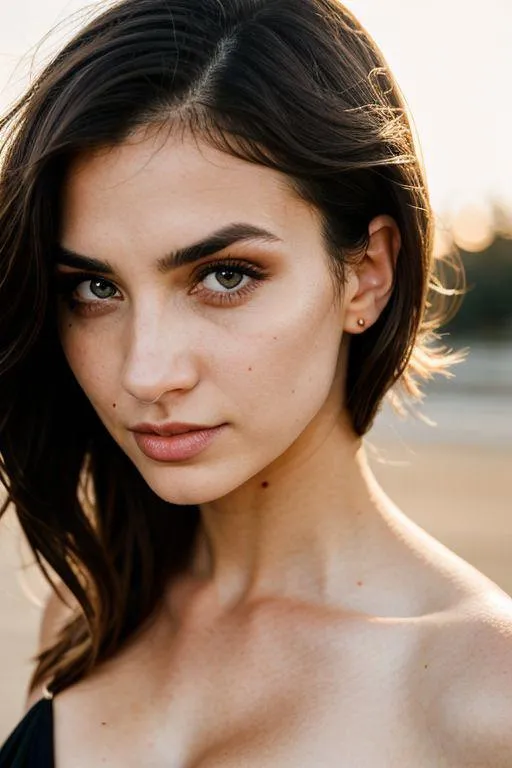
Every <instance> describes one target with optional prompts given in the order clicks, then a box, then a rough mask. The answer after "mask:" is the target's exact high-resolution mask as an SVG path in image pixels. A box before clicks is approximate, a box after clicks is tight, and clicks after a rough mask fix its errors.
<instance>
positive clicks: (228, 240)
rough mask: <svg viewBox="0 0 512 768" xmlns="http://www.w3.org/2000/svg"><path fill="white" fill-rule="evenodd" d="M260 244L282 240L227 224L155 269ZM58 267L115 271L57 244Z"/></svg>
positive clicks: (162, 260) (252, 227)
mask: <svg viewBox="0 0 512 768" xmlns="http://www.w3.org/2000/svg"><path fill="white" fill-rule="evenodd" d="M249 240H250V241H253V240H260V241H263V242H267V243H277V242H279V243H280V242H282V240H281V238H280V237H278V236H277V235H275V234H274V233H273V232H270V231H269V230H267V229H263V228H262V227H257V226H255V225H254V224H246V223H244V222H234V223H232V224H227V225H226V226H224V227H221V228H220V229H217V230H216V231H215V232H212V233H211V234H210V235H208V236H207V237H206V238H204V239H203V240H200V241H198V242H197V243H193V244H192V245H187V246H185V247H183V248H178V249H177V250H175V251H171V252H170V253H168V254H166V255H165V256H162V257H161V258H159V259H157V261H156V262H155V266H156V269H157V270H158V271H159V272H161V273H164V274H165V273H166V272H169V271H170V270H172V269H177V268H178V267H182V266H184V265H186V264H193V263H194V262H196V261H199V260H200V259H204V258H205V257H206V256H211V255H212V254H214V253H217V252H218V251H222V250H224V248H228V247H229V246H231V245H233V244H234V243H238V242H241V241H242V242H243V241H249ZM54 251H55V259H54V261H55V264H63V265H66V266H69V267H78V268H79V269H88V270H91V271H94V272H98V273H100V274H102V275H113V274H114V273H115V270H114V268H113V267H112V265H111V264H109V262H108V261H100V260H98V259H93V258H91V257H90V256H84V255H83V254H81V253H76V252H75V251H73V250H71V249H69V248H65V247H64V246H63V245H60V244H59V243H57V244H56V245H55V247H54Z"/></svg>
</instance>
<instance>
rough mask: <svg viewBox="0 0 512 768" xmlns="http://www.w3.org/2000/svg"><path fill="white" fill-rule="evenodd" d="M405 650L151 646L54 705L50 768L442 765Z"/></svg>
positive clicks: (399, 642) (267, 644)
mask: <svg viewBox="0 0 512 768" xmlns="http://www.w3.org/2000/svg"><path fill="white" fill-rule="evenodd" d="M379 640H380V642H379ZM413 646H414V643H413V644H411V642H410V639H409V640H406V639H405V638H404V637H400V636H399V635H398V634H397V633H394V634H393V636H387V637H386V635H382V636H380V638H378V637H377V636H375V633H369V634H365V633H359V634H358V636H354V637H352V638H350V631H348V632H347V636H346V637H345V638H344V640H343V641H342V642H340V641H339V638H338V639H334V640H333V637H332V635H331V633H330V632H329V631H326V632H325V633H324V634H323V635H321V636H320V637H318V636H316V635H315V636H309V637H306V636H301V635H300V633H299V634H298V635H296V636H293V635H286V634H283V633H282V634H280V635H279V637H278V639H277V640H276V638H272V632H271V631H270V632H269V636H268V637H265V636H262V635H261V634H259V635H258V636H257V637H254V636H252V637H251V638H247V637H246V636H244V635H241V636H238V637H237V636H236V633H233V632H231V633H228V634H227V635H226V636H222V633H220V634H219V633H216V632H213V633H212V634H210V635H209V636H208V635H207V636H204V637H197V636H196V637H194V638H193V639H191V638H189V642H188V643H183V644H178V645H177V647H176V648H175V649H174V653H173V654H172V655H171V656H166V655H165V654H161V651H159V650H158V647H156V646H155V647H153V649H152V651H153V657H151V654H147V655H146V654H145V653H139V654H135V656H133V657H128V658H126V659H125V660H124V663H121V664H119V665H118V666H115V665H112V666H111V668H110V671H106V672H105V674H104V675H103V676H99V677H98V679H97V681H96V682H92V683H91V684H90V685H89V687H87V686H83V687H82V688H81V689H80V687H78V688H77V691H76V693H75V692H74V691H73V690H72V689H71V690H70V691H69V692H66V693H65V694H64V695H63V696H62V701H59V699H58V698H57V700H56V768H89V766H91V765H105V766H110V768H120V767H121V766H123V768H131V766H133V767H134V768H135V766H140V765H144V766H148V768H149V767H150V766H151V767H152V768H164V766H165V768H235V766H237V768H239V767H240V766H244V767H245V768H256V767H257V768H267V766H269V768H270V766H273V768H274V767H275V766H276V765H278V766H280V768H287V767H288V766H290V767H291V766H293V767H294V768H311V767H312V766H315V767H316V766H318V767H319V768H320V766H326V768H327V766H329V768H330V767H331V766H332V767H333V768H334V767H335V766H347V768H348V766H350V768H356V766H361V768H363V766H364V768H391V766H395V765H396V766H403V765H414V766H415V768H433V767H434V766H436V768H441V766H443V762H442V756H441V755H440V754H439V752H438V749H437V747H436V746H435V740H434V742H433V741H432V740H428V739H427V738H426V735H425V734H426V731H424V730H423V724H422V718H421V706H418V705H419V701H418V699H417V698H416V696H417V694H419V690H416V689H415V685H416V684H415V683H413V677H414V675H413V670H414V668H415V667H416V666H417V665H416V663H415V654H414V651H413ZM146 650H148V649H146ZM418 682H420V681H418ZM68 693H69V695H68Z"/></svg>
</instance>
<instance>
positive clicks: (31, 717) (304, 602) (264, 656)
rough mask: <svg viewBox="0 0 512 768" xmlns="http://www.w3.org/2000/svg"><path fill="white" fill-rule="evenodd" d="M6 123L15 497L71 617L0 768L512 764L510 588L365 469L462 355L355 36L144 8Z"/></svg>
mask: <svg viewBox="0 0 512 768" xmlns="http://www.w3.org/2000/svg"><path fill="white" fill-rule="evenodd" d="M2 126H3V130H4V132H5V144H4V149H3V164H2V169H1V173H2V175H1V211H0V224H1V226H0V238H1V258H2V278H3V279H2V284H1V293H0V299H1V305H2V307H3V308H4V309H3V314H2V318H1V323H2V325H1V340H2V357H1V359H2V369H1V378H0V382H1V403H2V420H1V430H0V435H1V453H2V457H3V466H2V469H3V478H4V483H5V485H6V486H7V489H8V493H9V498H10V499H11V500H12V502H13V503H14V505H15V508H16V511H17V514H18V517H19V520H20V523H21V525H22V527H23V530H24V532H25V534H26V536H27V538H28V541H29V543H30V544H31V546H32V548H33V551H34V554H35V557H36V559H37V561H38V563H39V565H40V566H41V568H42V569H43V570H44V572H45V573H46V574H47V575H48V577H49V578H50V579H52V581H53V583H54V585H55V592H56V595H57V594H58V595H60V596H61V597H62V600H61V599H60V597H55V598H53V599H52V600H51V601H50V603H49V605H48V609H47V612H46V615H45V617H44V620H43V631H42V647H41V652H40V655H39V657H38V661H37V666H36V669H35V672H34V676H33V679H32V683H31V691H30V696H29V702H28V704H29V711H28V712H27V714H26V716H25V718H24V719H23V721H22V722H21V723H20V725H19V726H18V728H17V730H16V731H15V732H14V734H13V735H12V736H11V737H10V739H9V740H8V742H7V743H6V744H5V746H4V749H3V752H2V753H0V765H32V766H33V765H37V766H40V767H41V766H45V767H46V766H51V765H53V764H55V765H57V766H58V768H71V767H73V768H75V767H78V766H87V767H88V768H89V766H96V765H103V764H105V765H109V766H141V765H147V766H149V765H151V766H169V765H173V766H179V767H180V768H182V767H183V768H185V767H186V768H212V767H213V766H215V767H216V768H217V767H220V766H222V768H228V766H229V768H231V767H232V766H258V767H259V768H261V767H262V766H280V768H283V767H286V766H294V768H297V767H298V766H300V767H304V766H308V767H309V766H315V767H316V766H351V767H352V766H364V767H365V768H366V767H367V766H368V767H369V766H371V768H380V767H381V766H382V767H384V766H386V767H387V766H392V765H393V766H412V765H414V766H415V767H416V766H417V767H418V768H420V767H421V768H423V766H425V767H427V766H429V767H430V766H432V767H433V766H436V768H438V767H439V766H450V768H454V767H458V766H460V767H462V766H465V767H466V766H469V765H471V766H484V765H485V766H491V765H492V766H493V767H494V768H498V766H508V767H509V768H510V765H512V728H511V727H510V726H511V724H512V701H511V686H510V668H511V660H512V653H511V647H512V646H511V642H510V641H511V638H512V610H511V601H510V598H508V597H507V596H506V595H505V594H504V593H503V592H502V591H501V590H500V589H499V588H498V587H497V586H496V585H495V584H493V583H492V582H490V581H489V580H488V579H487V578H486V577H484V576H483V575H482V574H480V573H479V572H478V571H476V570H475V569H474V568H472V567H471V566H470V565H469V564H467V563H465V562H464V561H463V560H461V559H460V558H458V557H457V556H456V555H455V554H453V553H452V552H450V551H449V550H448V549H446V548H445V547H443V546H442V545H441V544H440V543H439V542H437V541H436V540H435V539H433V538H432V537H431V536H429V535H427V534H426V533H425V532H424V531H423V530H422V529H421V528H419V527H418V526H416V525H414V524H413V523H412V522H411V521H410V520H409V519H408V518H407V517H406V516H405V514H404V513H403V512H401V511H400V510H399V509H397V507H396V506H395V505H394V504H393V502H392V501H391V500H390V499H389V498H388V497H387V496H386V494H385V493H384V492H383V490H382V489H381V488H380V487H379V485H378V484H377V482H376V480H375V478H374V477H373V475H372V473H371V471H370V469H369V467H368V465H367V462H366V458H365V453H364V448H363V442H362V438H363V436H364V435H365V434H366V433H367V432H368V430H369V429H370V427H371V425H372V422H373V419H374V417H375V415H376V413H377V411H378V409H379V407H380V405H381V403H382V400H383V398H384V396H385V395H386V394H388V395H389V396H391V395H393V396H394V397H395V399H396V398H397V388H398V387H400V386H401V387H402V390H403V392H404V393H405V394H409V395H410V396H411V397H412V398H413V399H414V398H419V397H420V384H421V380H422V379H427V378H429V377H430V376H431V375H432V374H433V373H434V372H446V371H447V369H448V367H449V365H450V364H451V363H453V362H455V361H456V360H457V357H456V356H455V355H453V354H450V353H449V352H448V351H447V350H446V349H445V348H441V347H439V346H435V342H436V334H435V331H436V328H437V327H438V326H439V323H440V322H441V316H440V315H439V314H438V313H436V311H435V309H434V306H433V297H434V291H433V287H434V283H435V276H434V274H433V257H432V229H433V217H432V212H431V208H430V205H429V199H428V193H427V189H426V185H425V179H424V176H423V171H422V168H421V164H420V161H419V159H418V156H417V153H416V150H415V146H414V141H413V137H412V132H411V128H410V124H409V122H408V117H407V114H406V110H405V106H404V102H403V100H402V97H401V95H400V94H399V91H398V87H397V85H396V83H395V81H394V80H393V78H392V76H391V75H390V73H389V71H388V69H387V66H386V63H385V60H384V59H383V57H382V55H381V53H380V52H379V50H378V48H377V47H376V45H375V43H374V42H373V41H372V39H371V38H370V36H369V35H368V33H367V32H366V31H365V30H364V29H363V28H362V27H361V25H360V24H359V23H358V22H357V21H356V19H355V18H354V17H353V16H352V15H351V13H349V11H347V10H346V9H345V8H344V7H343V6H342V5H340V4H339V3H338V2H335V1H334V0H273V1H272V2H270V1H269V0H222V2H219V0H200V2H199V0H194V2H192V1H191V0H175V2H171V1H170V0H124V2H121V3H118V4H116V5H114V6H112V7H110V8H109V9H107V10H105V11H104V12H103V13H102V14H101V15H100V16H99V17H98V18H96V19H93V20H92V21H91V22H90V23H89V24H88V26H86V27H85V28H84V29H82V30H81V31H79V33H78V34H77V35H76V37H75V38H74V39H73V40H72V41H71V42H70V43H68V44H67V45H66V46H65V48H64V49H63V50H62V51H61V52H60V53H59V54H58V55H57V56H56V57H55V59H54V60H53V61H51V62H50V63H49V64H48V65H47V67H46V69H45V70H44V72H43V73H42V74H41V75H40V76H39V77H38V78H37V80H36V81H35V83H34V84H33V85H32V86H31V88H30V89H29V90H28V92H27V93H26V94H25V96H24V97H23V98H22V100H21V101H20V102H19V103H18V104H17V105H16V106H15V107H14V108H13V109H12V111H11V112H10V114H8V115H7V116H6V117H5V119H4V120H3V123H2ZM393 385H395V386H393ZM391 387H393V389H391ZM186 433H188V434H186Z"/></svg>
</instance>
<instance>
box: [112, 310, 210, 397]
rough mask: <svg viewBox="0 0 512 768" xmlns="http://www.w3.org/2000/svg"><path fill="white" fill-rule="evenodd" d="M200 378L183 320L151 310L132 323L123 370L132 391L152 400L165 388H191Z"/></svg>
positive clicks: (125, 385)
mask: <svg viewBox="0 0 512 768" xmlns="http://www.w3.org/2000/svg"><path fill="white" fill-rule="evenodd" d="M197 381H198V365H197V361H196V357H195V353H194V348H193V344H192V340H191V334H190V329H189V330H188V331H187V330H186V328H185V327H184V323H183V322H179V321H174V320H173V321H172V322H169V319H168V318H164V317H163V316H162V315H160V316H158V315H157V313H156V312H152V313H151V314H150V316H149V317H145V318H144V319H143V320H142V319H139V320H138V321H137V322H134V323H133V326H132V328H131V333H130V338H129V339H128V349H127V351H126V357H125V361H124V365H123V374H122V385H123V387H124V389H125V390H126V391H127V392H129V394H131V395H132V396H133V397H135V398H136V399H137V400H140V401H142V402H147V403H151V402H154V401H156V400H158V398H159V397H160V396H161V395H163V394H164V393H165V392H170V391H173V390H187V389H192V388H193V387H194V386H195V385H196V384H197Z"/></svg>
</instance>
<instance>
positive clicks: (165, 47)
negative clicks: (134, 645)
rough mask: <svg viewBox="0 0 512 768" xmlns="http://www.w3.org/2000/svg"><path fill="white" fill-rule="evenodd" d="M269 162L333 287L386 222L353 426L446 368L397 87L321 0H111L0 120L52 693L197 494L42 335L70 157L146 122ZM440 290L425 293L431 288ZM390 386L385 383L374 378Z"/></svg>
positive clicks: (2, 296) (118, 611)
mask: <svg viewBox="0 0 512 768" xmlns="http://www.w3.org/2000/svg"><path fill="white" fill-rule="evenodd" d="M151 125H155V126H164V127H165V126H167V127H168V128H169V129H171V128H172V129H173V130H175V129H176V128H177V129H180V130H181V129H183V130H185V129H186V130H188V131H192V132H193V133H194V135H197V136H198V137H200V138H201V139H202V140H203V141H208V142H210V143H211V144H212V145H213V146H215V147H216V148H219V149H221V150H223V151H225V152H228V153H231V154H232V155H235V156H237V157H240V158H242V159H245V160H247V161H249V162H254V163H259V164H262V165H265V166H267V167H270V168H273V169H276V170H278V171H280V172H282V173H284V174H286V175H287V176H288V177H289V179H290V183H291V184H292V186H293V188H294V189H295V190H296V192H297V193H298V194H299V195H300V196H301V198H302V199H304V200H305V201H307V202H309V203H311V204H312V205H313V206H315V208H316V209H317V210H318V211H319V213H320V215H321V220H322V225H323V237H324V242H325V248H326V252H327V253H328V254H329V256H330V263H331V266H332V272H333V275H334V276H335V277H336V280H337V284H338V286H339V287H340V290H341V289H342V286H343V280H344V274H345V270H344V266H345V264H346V263H347V261H348V260H349V259H353V258H355V257H357V254H360V253H361V252H363V251H364V248H365V246H366V244H367V242H368V224H369V222H370V221H371V219H372V218H373V217H374V216H376V215H379V214H389V215H390V216H392V217H393V218H394V219H395V220H396V222H397V224H398V226H399V228H400V232H401V236H402V245H401V249H400V253H399V255H398V260H397V264H396V274H395V281H394V287H393V291H392V295H391V298H390V300H389V302H388V304H387V306H386V308H385V309H384V311H383V312H382V314H381V315H380V317H379V319H378V321H377V322H376V323H375V324H374V325H373V326H372V327H370V328H368V330H366V331H365V332H364V333H361V334H358V335H355V336H354V337H353V338H352V340H351V344H350V351H349V361H348V373H347V404H348V410H349V413H350V417H351V419H352V423H353V426H354V430H355V432H356V433H357V434H358V435H363V434H365V433H366V432H367V431H368V430H369V428H370V427H371V425H372V422H373V419H374V417H375V414H376V413H377V411H378V408H379V406H380V404H381V402H382V400H383V397H384V396H385V395H386V393H388V395H389V394H392V393H396V389H397V387H396V386H395V387H393V385H397V386H400V385H401V386H402V388H403V389H404V390H405V392H406V393H409V395H410V396H412V398H421V393H420V389H419V383H420V381H421V379H427V378H430V376H431V375H432V373H433V372H443V371H444V372H445V371H446V370H447V368H448V366H449V365H450V364H451V363H452V362H454V361H455V359H456V358H455V356H454V355H452V354H450V353H449V351H448V350H446V349H445V348H443V347H439V346H437V347H436V346H435V345H434V346H433V342H435V343H437V342H438V339H439V336H438V335H436V333H435V331H436V329H437V328H438V326H439V323H440V319H441V315H439V313H438V312H436V311H435V309H434V306H433V303H432V300H433V297H434V294H435V290H436V286H435V284H434V283H435V277H434V273H433V267H434V263H435V262H434V259H433V253H432V251H433V228H434V223H433V215H432V211H431V207H430V203H429V199H428V193H427V189H426V183H425V178H424V174H423V170H422V167H421V162H420V160H419V158H418V151H417V148H416V147H415V141H414V138H413V133H412V129H411V124H410V121H409V119H408V116H407V110H406V107H405V103H404V100H403V98H402V96H401V94H400V92H399V89H398V86H397V84H396V83H395V81H394V79H393V77H392V75H391V74H390V72H389V69H388V67H387V64H386V62H385V60H384V58H383V56H382V54H381V52H380V51H379V49H378V48H377V46H376V44H375V43H374V42H373V40H372V38H371V37H370V36H369V34H368V33H367V32H366V31H365V30H364V29H363V28H362V27H361V25H360V24H359V23H358V21H357V20H356V19H355V18H354V17H353V15H352V14H351V13H350V12H349V11H348V10H347V9H346V8H344V7H343V5H341V4H340V3H339V2H337V1H336V0H123V1H122V2H118V3H116V4H114V5H111V6H109V7H108V8H107V9H106V10H103V12H102V13H101V14H100V15H99V16H98V17H97V18H94V19H92V20H91V21H90V22H89V23H87V25H85V26H84V27H83V28H82V29H81V30H80V31H79V32H78V33H77V34H76V36H75V37H74V38H73V39H72V40H71V41H70V42H68V43H67V44H66V45H65V46H64V47H63V49H62V50H61V51H60V52H59V53H58V54H57V55H56V56H55V57H54V58H53V59H52V60H51V61H50V62H49V63H48V64H47V65H46V66H45V68H44V70H43V71H42V72H41V73H40V74H39V76H38V77H37V78H36V79H35V80H34V81H33V82H32V84H31V85H30V86H29V87H28V89H27V90H26V92H25V93H24V95H23V96H22V97H21V98H20V99H19V101H18V102H17V103H15V104H14V106H13V107H12V108H11V109H10V110H9V111H8V113H7V114H6V115H5V116H4V117H3V118H2V119H1V121H0V130H1V131H2V132H3V144H2V147H1V150H0V151H1V169H0V265H1V266H0V269H1V281H0V306H1V307H2V311H1V318H0V339H1V344H0V452H1V456H2V461H1V465H0V474H1V477H2V480H3V483H4V484H5V486H6V489H7V501H6V503H5V504H4V506H3V508H2V512H3V511H5V509H6V508H7V506H8V504H9V503H11V502H12V504H13V505H14V507H15V509H16V512H17V515H18V518H19V521H20V523H21V526H22V529H23V531H24V533H25V535H26V537H27V539H28V542H29V544H30V546H31V547H32V550H33V552H34V555H35V558H36V560H37V562H38V563H39V565H40V566H41V568H42V569H43V571H44V572H45V573H46V575H47V576H48V578H52V576H51V574H56V575H57V576H58V577H59V578H60V579H61V580H62V581H63V582H64V584H65V585H66V586H67V587H68V588H69V589H70V590H71V591H72V593H73V594H74V596H75V597H76V599H77V603H78V604H79V606H80V608H79V610H77V612H76V615H75V618H74V619H73V620H72V621H71V622H70V623H69V624H68V625H67V627H66V628H65V629H64V630H63V631H62V632H61V634H60V636H59V637H58V639H57V641H56V643H55V644H54V645H53V646H52V647H51V648H48V649H46V650H44V651H43V652H42V653H41V655H40V656H39V659H38V665H37V669H36V671H35V674H34V677H33V680H32V684H33V685H35V684H37V683H40V682H41V681H42V680H44V679H47V678H49V677H51V678H52V680H53V682H52V687H53V688H54V689H55V690H59V689H62V688H64V687H66V686H67V685H69V684H71V683H72V682H73V681H75V680H78V679H79V678H80V677H82V676H83V675H85V674H87V672H88V671H90V670H91V669H92V667H93V666H94V665H96V664H98V663H99V662H100V661H101V660H103V659H106V658H107V657H109V656H110V655H112V654H113V653H115V652H116V650H117V649H119V648H120V646H121V644H122V643H123V642H124V641H125V640H126V639H127V638H128V637H129V636H130V635H131V634H132V633H133V632H134V630H135V629H136V628H137V627H139V626H141V624H142V622H143V621H145V620H146V619H147V618H148V617H149V616H150V615H151V614H152V612H153V611H154V609H155V607H156V605H157V602H158V598H159V595H160V594H161V591H162V587H163V584H164V580H165V579H166V578H168V577H169V575H170V574H172V573H178V572H179V571H180V570H181V569H183V568H184V567H185V566H186V563H187V561H188V558H189V556H190V552H191V549H192V543H193V539H194V535H195V532H196V530H197V525H198V521H199V509H198V507H195V506H187V507H181V506H178V505H174V504H169V503H167V502H164V501H163V500H162V499H161V498H159V497H158V496H157V495H156V494H155V493H154V492H153V491H152V490H151V489H150V488H149V487H148V485H147V484H146V483H145V481H144V480H143V478H142V477H141V475H140V474H139V473H138V471H137V470H136V469H135V467H134V466H133V465H132V463H131V462H130V461H129V459H128V458H127V457H126V456H125V454H124V453H123V452H122V451H121V449H120V448H119V447H118V446H117V445H116V444H115V443H114V441H113V440H112V439H111V438H110V436H109V435H108V433H107V431H106V430H105V428H104V427H103V425H102V424H101V423H100V421H99V419H98V417H97V416H96V414H95V412H94V410H93V409H92V406H91V405H90V403H89V402H88V400H87V398H86V397H85V395H84V394H83V392H82V390H81V389H80V387H79V386H78V384H77V382H76V381H75V379H74V377H73V375H72V373H71V371H70V369H69V367H68V365H67V362H66V361H65V359H64V356H63V353H62V349H61V346H60V343H59V340H58V335H57V330H56V318H55V305H56V302H55V296H54V287H53V280H52V272H53V269H52V253H53V249H54V246H55V244H56V242H57V240H58V235H59V226H60V225H59V212H60V194H61V188H62V184H63V179H64V176H65V173H66V170H67V169H68V168H69V166H70V162H71V160H72V159H73V158H75V157H76V156H77V155H78V154H79V153H84V152H87V151H89V150H94V149H98V148H101V147H109V146H113V145H116V144H119V143H120V142H122V141H123V140H124V139H125V138H127V137H128V136H129V135H130V134H132V133H133V132H134V131H135V130H136V129H138V128H141V127H144V126H151ZM437 291H438V293H442V289H441V288H440V286H439V284H438V285H437ZM391 387H393V389H391Z"/></svg>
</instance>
